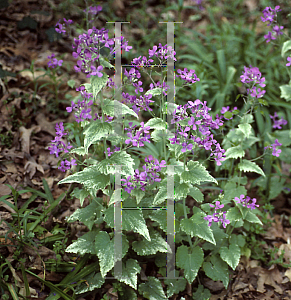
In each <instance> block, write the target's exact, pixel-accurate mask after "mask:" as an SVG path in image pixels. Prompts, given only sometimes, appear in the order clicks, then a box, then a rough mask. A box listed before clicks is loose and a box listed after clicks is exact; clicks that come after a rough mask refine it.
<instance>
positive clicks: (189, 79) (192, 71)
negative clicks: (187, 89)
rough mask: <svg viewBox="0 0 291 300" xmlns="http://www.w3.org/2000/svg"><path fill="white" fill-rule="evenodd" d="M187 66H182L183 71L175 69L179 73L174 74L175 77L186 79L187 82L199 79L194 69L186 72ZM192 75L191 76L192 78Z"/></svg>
mask: <svg viewBox="0 0 291 300" xmlns="http://www.w3.org/2000/svg"><path fill="white" fill-rule="evenodd" d="M187 71H188V70H187V68H184V71H181V70H180V69H178V70H177V72H178V73H179V74H181V75H176V76H177V77H181V79H183V80H185V81H187V82H188V83H195V82H196V81H200V79H199V78H198V77H197V75H196V74H194V73H195V70H192V69H191V70H190V71H189V72H188V73H187ZM192 76H193V78H192Z"/></svg>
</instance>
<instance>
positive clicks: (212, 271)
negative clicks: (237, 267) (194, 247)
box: [202, 255, 229, 289]
mask: <svg viewBox="0 0 291 300" xmlns="http://www.w3.org/2000/svg"><path fill="white" fill-rule="evenodd" d="M202 268H203V271H204V272H205V274H206V276H208V277H209V278H211V279H212V280H214V281H218V280H220V281H222V282H223V285H224V287H225V288H226V289H227V286H228V283H229V271H228V265H227V264H226V263H225V262H224V261H223V260H222V259H221V258H220V257H219V256H217V255H212V256H211V257H210V262H209V261H206V262H204V263H203V266H202Z"/></svg>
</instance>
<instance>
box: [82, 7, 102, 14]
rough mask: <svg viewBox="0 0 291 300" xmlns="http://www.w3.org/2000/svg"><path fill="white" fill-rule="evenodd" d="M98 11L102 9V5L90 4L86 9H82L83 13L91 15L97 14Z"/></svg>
mask: <svg viewBox="0 0 291 300" xmlns="http://www.w3.org/2000/svg"><path fill="white" fill-rule="evenodd" d="M100 11H102V6H101V5H98V6H90V7H88V9H84V12H85V13H87V12H88V13H90V14H92V15H97V14H98V13H99V12H100Z"/></svg>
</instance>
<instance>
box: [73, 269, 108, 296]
mask: <svg viewBox="0 0 291 300" xmlns="http://www.w3.org/2000/svg"><path fill="white" fill-rule="evenodd" d="M84 280H86V283H87V284H86V283H85V282H82V284H81V285H79V286H77V287H76V289H75V292H76V294H83V293H87V292H91V291H93V290H95V289H99V288H101V287H102V285H103V284H104V282H105V279H104V278H103V277H102V276H101V273H96V274H95V272H93V273H91V274H90V275H88V276H86V277H84Z"/></svg>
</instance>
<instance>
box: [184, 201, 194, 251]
mask: <svg viewBox="0 0 291 300" xmlns="http://www.w3.org/2000/svg"><path fill="white" fill-rule="evenodd" d="M183 209H184V218H185V220H187V219H188V217H187V211H186V198H185V197H184V198H183ZM187 237H188V242H189V244H190V247H191V248H193V245H192V241H191V237H190V236H189V235H187Z"/></svg>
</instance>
